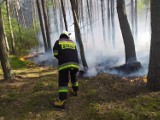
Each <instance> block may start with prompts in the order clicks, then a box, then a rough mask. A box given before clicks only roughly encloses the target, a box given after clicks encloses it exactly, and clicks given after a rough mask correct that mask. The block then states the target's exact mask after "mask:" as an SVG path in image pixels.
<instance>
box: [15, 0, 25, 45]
mask: <svg viewBox="0 0 160 120" xmlns="http://www.w3.org/2000/svg"><path fill="white" fill-rule="evenodd" d="M14 7H15V14H16V18H17V24H18V30H19V36H18V37H19V40H20V42H21V45H22V46H24V45H23V41H22V36H21V29H20V25H19V14H18V5H17V0H14Z"/></svg>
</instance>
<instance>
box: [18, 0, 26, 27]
mask: <svg viewBox="0 0 160 120" xmlns="http://www.w3.org/2000/svg"><path fill="white" fill-rule="evenodd" d="M18 2H19V0H18ZM19 10H20V15H21V20H22V25H23V27H24V28H25V30H26V28H27V26H26V21H25V18H24V12H23V7H22V6H20V9H19Z"/></svg>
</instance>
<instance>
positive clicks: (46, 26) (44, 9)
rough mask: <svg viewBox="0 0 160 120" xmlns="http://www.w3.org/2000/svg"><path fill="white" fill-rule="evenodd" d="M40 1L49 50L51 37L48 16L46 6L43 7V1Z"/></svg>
mask: <svg viewBox="0 0 160 120" xmlns="http://www.w3.org/2000/svg"><path fill="white" fill-rule="evenodd" d="M41 1H42V10H43V17H44V19H43V20H44V23H45V28H46V37H47V44H48V48H47V49H48V51H51V38H50V32H49V26H48V17H47V14H46V8H45V1H44V0H41Z"/></svg>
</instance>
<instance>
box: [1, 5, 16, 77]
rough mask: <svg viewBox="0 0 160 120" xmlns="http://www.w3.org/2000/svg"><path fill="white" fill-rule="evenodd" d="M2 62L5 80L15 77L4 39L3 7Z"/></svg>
mask: <svg viewBox="0 0 160 120" xmlns="http://www.w3.org/2000/svg"><path fill="white" fill-rule="evenodd" d="M0 60H1V66H2V69H3V73H4V79H5V80H10V79H12V78H13V77H14V76H13V74H12V69H11V66H10V64H9V61H8V54H7V49H6V43H5V39H4V30H3V20H2V11H1V7H0Z"/></svg>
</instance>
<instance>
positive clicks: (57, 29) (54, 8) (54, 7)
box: [52, 0, 59, 33]
mask: <svg viewBox="0 0 160 120" xmlns="http://www.w3.org/2000/svg"><path fill="white" fill-rule="evenodd" d="M52 3H53V16H54V24H55V26H56V28H55V29H56V31H57V33H59V26H58V20H57V18H58V17H57V11H56V1H55V0H52Z"/></svg>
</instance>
